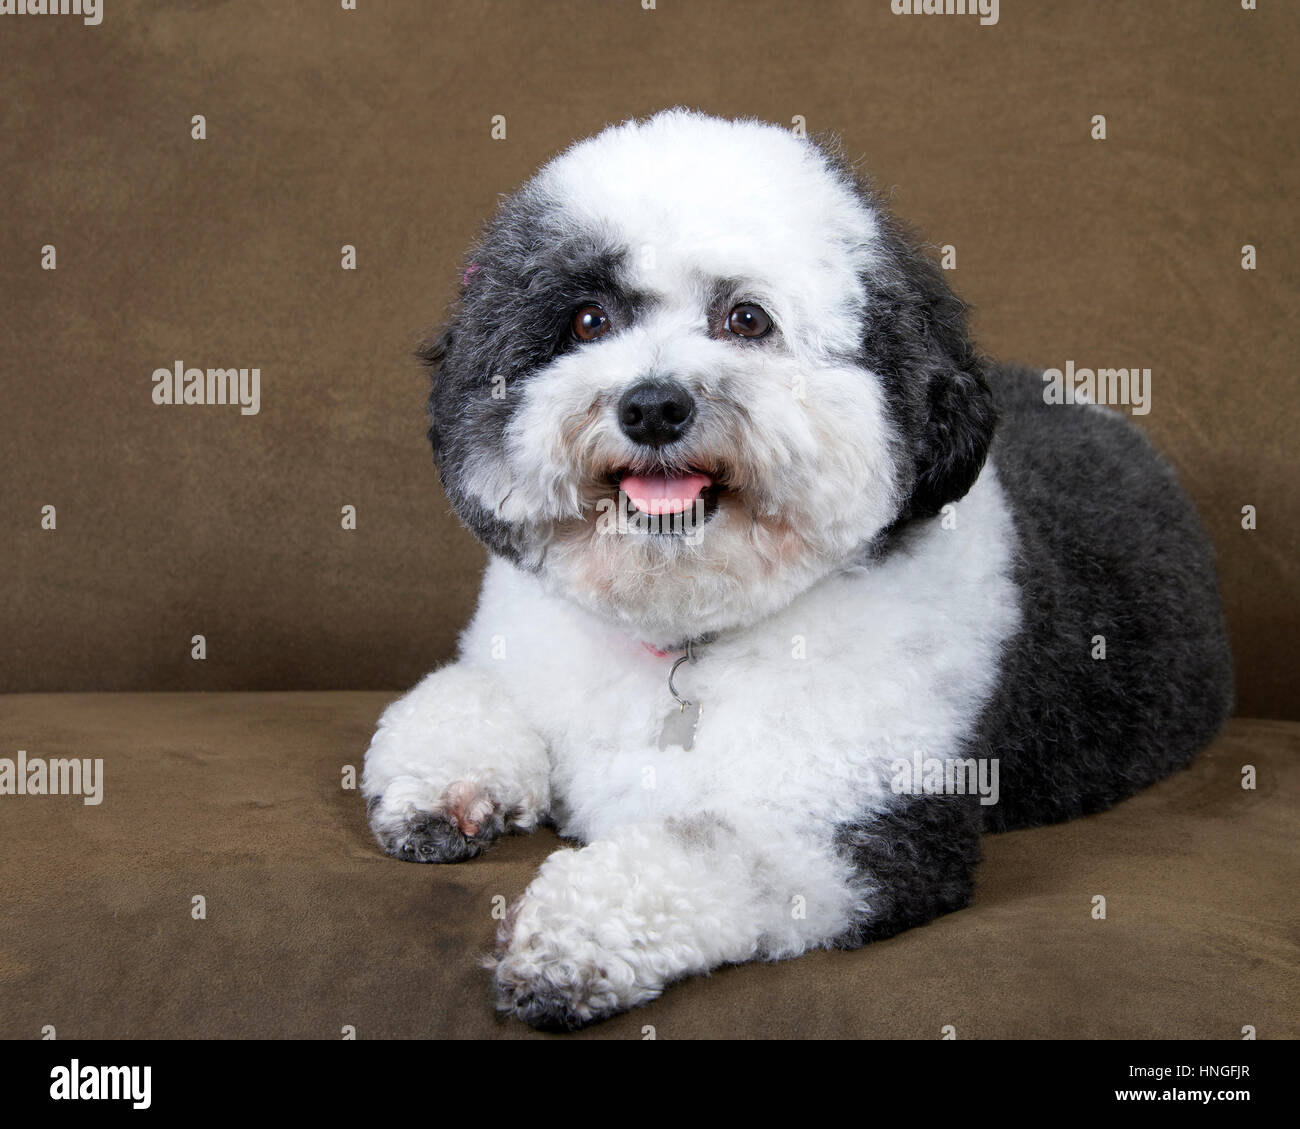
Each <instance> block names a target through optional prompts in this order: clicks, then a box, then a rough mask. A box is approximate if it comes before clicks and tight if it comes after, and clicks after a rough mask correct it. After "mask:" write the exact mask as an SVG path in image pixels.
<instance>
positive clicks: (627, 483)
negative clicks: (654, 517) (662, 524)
mask: <svg viewBox="0 0 1300 1129" xmlns="http://www.w3.org/2000/svg"><path fill="white" fill-rule="evenodd" d="M712 485H713V479H711V478H710V477H709V476H708V475H707V474H684V475H680V476H678V477H675V478H669V477H668V476H667V475H639V474H629V475H627V476H625V477H624V478H623V479H622V480H621V481H620V482H619V484H618V488H619V489H620V490H622V491H623V493H624V494H626V495H627V496H628V497H629V498H631V499H632V504H633V505H634V506H636V508H637V509H638V510H640V511H641V512H642V513H643V514H679V513H682V512H683V511H684V510H688V509H690V508H691V506H692V505H693V504H694V503H695V499H696V498H698V497H699V496H700V491H701V490H705V489H707V488H708V487H710V486H712Z"/></svg>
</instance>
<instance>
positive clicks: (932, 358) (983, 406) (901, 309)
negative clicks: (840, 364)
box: [864, 206, 997, 519]
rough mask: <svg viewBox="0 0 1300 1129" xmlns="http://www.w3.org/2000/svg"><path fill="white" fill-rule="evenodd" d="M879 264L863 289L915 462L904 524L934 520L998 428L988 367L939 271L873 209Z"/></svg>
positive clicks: (874, 345) (963, 487)
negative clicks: (877, 225) (986, 375)
mask: <svg viewBox="0 0 1300 1129" xmlns="http://www.w3.org/2000/svg"><path fill="white" fill-rule="evenodd" d="M875 210H876V212H877V215H878V216H879V218H880V221H881V226H880V235H881V243H882V247H881V249H882V251H883V252H884V254H883V255H882V256H881V258H880V261H879V262H878V263H877V265H876V266H874V267H873V268H872V270H871V271H870V273H869V274H868V276H867V277H866V278H865V279H864V282H865V284H866V290H867V309H866V327H865V335H864V336H865V341H864V350H865V361H866V363H867V365H868V366H869V367H870V368H871V369H872V371H874V372H875V373H876V374H877V375H878V376H879V377H880V378H881V379H882V380H883V381H884V382H885V387H886V393H887V395H888V397H889V400H890V407H891V410H893V412H894V415H895V417H896V419H897V421H898V423H899V425H900V431H901V432H902V434H903V436H904V439H905V442H906V443H907V444H908V446H909V449H910V454H911V456H912V464H913V465H912V470H913V474H914V478H913V480H912V483H911V488H910V493H909V497H908V500H907V503H906V504H905V506H904V508H903V511H902V513H901V514H900V515H899V516H900V519H906V518H913V517H930V516H933V515H934V514H937V513H938V512H939V511H940V510H941V509H942V508H943V507H944V506H945V505H947V504H948V503H949V502H955V501H957V500H958V499H959V498H962V497H964V496H965V494H966V492H967V491H968V490H969V489H970V488H971V487H972V486H973V485H974V484H975V480H976V479H977V478H978V477H979V474H980V470H981V469H982V468H983V466H984V460H985V457H986V456H987V455H988V449H989V443H990V442H991V441H992V439H993V430H994V427H995V426H996V423H997V413H996V411H995V410H994V406H993V395H992V393H991V392H990V391H989V387H988V384H987V383H986V382H985V379H984V361H983V359H982V358H981V357H980V356H979V354H978V353H977V352H976V351H975V347H974V346H973V345H972V344H971V340H970V337H969V336H968V335H967V331H966V306H965V303H963V302H962V301H961V299H959V298H958V297H957V296H956V295H955V294H954V293H953V292H952V290H950V289H949V287H948V284H947V282H946V281H945V280H944V278H943V272H942V271H941V270H940V269H939V267H938V265H937V264H936V263H934V262H932V261H931V260H930V259H929V258H927V257H926V256H925V255H924V254H923V253H922V252H921V251H920V249H919V248H918V247H917V246H916V244H915V243H914V242H913V241H912V240H911V239H910V238H909V237H908V236H907V235H906V234H905V233H904V232H903V231H902V230H901V229H900V228H899V227H898V226H897V225H896V224H895V223H894V222H893V221H892V220H891V219H890V218H889V217H888V216H887V215H885V214H884V213H883V211H881V210H880V209H879V207H878V206H877V207H876V209H875Z"/></svg>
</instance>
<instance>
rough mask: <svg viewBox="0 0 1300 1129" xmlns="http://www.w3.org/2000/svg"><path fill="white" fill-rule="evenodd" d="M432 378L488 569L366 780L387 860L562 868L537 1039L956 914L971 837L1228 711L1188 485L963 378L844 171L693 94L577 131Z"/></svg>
mask: <svg viewBox="0 0 1300 1129" xmlns="http://www.w3.org/2000/svg"><path fill="white" fill-rule="evenodd" d="M425 359H426V360H427V362H428V363H429V364H430V366H431V367H432V368H433V370H434V386H433V392H432V396H431V398H430V409H431V415H432V427H431V429H430V437H431V439H432V441H433V447H434V452H435V457H436V458H437V461H438V465H439V467H440V469H441V473H442V479H443V483H444V486H445V488H446V491H447V494H448V496H449V497H450V499H451V501H452V503H453V504H454V506H455V508H456V511H457V513H458V514H459V515H460V517H461V518H462V520H463V521H464V522H465V524H466V525H467V526H468V527H469V528H470V529H471V530H472V531H473V532H474V533H475V534H476V535H477V536H478V537H479V538H480V539H481V540H482V541H483V542H484V543H485V544H486V545H487V547H488V548H489V550H490V551H491V563H490V565H489V566H488V569H487V573H486V576H485V578H484V582H483V590H482V596H481V599H480V602H479V606H478V610H477V613H476V614H475V616H474V619H473V621H472V623H471V624H470V625H469V627H468V628H467V629H466V631H465V633H464V635H463V637H462V639H461V643H460V654H459V658H458V659H457V661H456V662H454V663H452V664H450V665H448V666H445V667H443V668H442V669H440V670H437V671H435V672H434V673H433V674H430V675H429V676H428V677H427V678H426V679H425V680H424V681H423V682H421V683H420V684H419V685H418V686H417V687H416V688H415V689H414V690H412V691H411V692H410V693H409V694H407V695H406V696H405V697H404V698H402V699H400V700H399V701H397V702H396V703H394V704H393V705H392V706H391V707H390V708H389V709H388V710H387V711H386V712H385V713H384V715H383V717H382V718H381V720H380V722H379V728H378V731H377V732H376V734H375V736H374V740H373V741H372V743H371V745H370V749H369V752H368V754H367V756H366V764H365V774H364V779H363V791H364V794H365V796H366V799H367V803H368V806H369V815H370V822H371V826H372V828H373V830H374V833H375V835H376V836H377V837H378V839H379V842H380V843H381V844H382V845H383V847H384V849H385V850H387V851H389V852H390V853H392V854H394V855H396V856H397V857H399V858H403V859H410V860H414V861H421V862H457V861H460V860H463V859H468V858H470V857H472V856H474V855H476V854H478V853H479V852H480V851H481V850H483V848H484V847H486V846H487V845H488V844H489V843H490V842H491V841H492V840H493V839H494V838H495V837H496V836H498V835H500V834H502V833H503V832H508V831H527V830H529V829H531V828H534V827H536V826H537V825H538V824H541V823H551V824H553V825H554V826H555V827H556V828H557V829H558V831H559V833H560V834H561V835H563V836H565V837H568V838H571V839H573V840H576V841H578V842H579V843H581V844H585V845H583V846H581V847H579V848H576V849H575V848H565V849H563V850H559V851H556V852H555V853H554V854H553V855H551V856H550V857H549V858H548V859H547V860H546V863H545V864H544V865H543V866H542V868H541V870H540V871H539V873H538V874H537V876H536V878H535V879H534V880H533V882H532V884H531V885H530V886H529V887H528V889H527V891H526V892H525V893H524V895H523V896H522V897H521V898H520V899H519V900H518V902H516V903H515V905H514V906H513V907H512V908H511V910H510V912H509V913H508V915H507V917H506V919H505V921H504V922H503V925H502V928H501V930H500V934H499V938H498V949H497V953H496V956H495V958H494V959H493V960H492V962H491V963H492V967H493V968H494V977H495V985H496V991H497V994H498V998H499V1001H500V1006H501V1007H502V1008H503V1009H505V1010H507V1011H511V1012H513V1013H515V1014H517V1015H519V1016H520V1017H522V1018H523V1019H526V1020H528V1021H530V1022H532V1023H535V1024H538V1025H543V1026H557V1027H574V1026H578V1025H581V1024H583V1023H585V1022H588V1021H591V1020H593V1019H597V1018H600V1017H603V1016H608V1015H610V1014H612V1013H615V1012H618V1011H620V1010H622V1009H625V1008H629V1007H632V1006H633V1005H636V1004H640V1003H642V1002H644V1001H647V1000H650V999H653V998H654V997H655V996H657V995H658V994H659V993H660V992H661V991H662V990H663V989H664V987H665V985H667V984H669V983H670V982H671V981H674V980H676V979H679V978H681V977H683V976H687V975H690V974H693V973H701V972H707V971H708V970H709V969H712V968H715V967H717V966H719V965H722V964H725V963H728V962H737V961H746V960H751V959H755V958H763V959H775V958H780V957H789V956H794V955H796V954H798V953H802V952H804V951H805V950H807V949H809V948H815V947H824V946H855V945H860V944H862V943H864V942H866V941H869V940H871V939H874V938H880V937H886V936H889V935H891V934H894V933H897V932H898V931H900V930H902V929H906V928H908V927H910V926H914V925H919V924H921V923H923V922H925V921H928V920H929V919H931V918H933V917H935V916H936V915H938V914H941V913H945V912H947V911H949V910H955V909H958V908H960V907H961V906H963V905H965V904H966V903H967V901H968V900H969V897H970V893H971V887H972V876H973V871H974V868H975V864H976V861H977V859H978V837H979V834H980V832H981V830H993V831H996V830H1003V829H1006V828H1014V827H1026V826H1032V825H1034V824H1040V823H1046V822H1052V821H1056V820H1062V819H1068V818H1070V817H1072V816H1077V815H1082V814H1085V813H1088V812H1096V811H1099V810H1102V809H1104V808H1106V807H1108V806H1110V805H1111V804H1113V803H1115V802H1116V801H1118V800H1120V799H1122V798H1123V797H1125V796H1128V795H1130V794H1131V793H1133V792H1134V791H1136V790H1137V789H1139V788H1142V787H1143V786H1145V785H1147V784H1149V783H1151V782H1152V781H1155V780H1157V779H1159V778H1160V777H1162V776H1164V775H1166V774H1167V773H1168V772H1170V771H1172V770H1173V769H1175V768H1177V767H1179V766H1182V765H1184V764H1186V763H1187V762H1188V760H1189V759H1190V758H1191V757H1192V756H1193V755H1194V754H1195V753H1196V751H1197V750H1198V749H1199V748H1200V747H1201V746H1202V745H1204V744H1205V743H1206V742H1207V741H1208V740H1209V739H1210V737H1212V736H1213V734H1214V733H1215V732H1216V731H1217V729H1218V728H1219V726H1220V724H1221V723H1222V721H1223V719H1224V717H1225V716H1226V714H1227V712H1228V709H1229V706H1230V702H1231V697H1232V685H1231V683H1232V675H1231V661H1230V656H1229V652H1228V649H1227V644H1226V642H1225V636H1224V629H1223V622H1222V616H1221V612H1220V609H1219V601H1218V592H1217V584H1216V580H1215V574H1214V567H1213V562H1212V554H1211V550H1210V547H1209V544H1208V541H1207V539H1206V537H1205V534H1204V533H1203V531H1202V529H1201V527H1200V524H1199V522H1198V520H1197V518H1196V515H1195V513H1194V512H1193V510H1192V507H1191V505H1190V503H1189V501H1188V500H1187V498H1186V497H1185V495H1184V494H1183V492H1182V490H1181V489H1180V487H1179V485H1178V483H1177V481H1176V479H1175V476H1174V474H1173V472H1172V470H1171V469H1170V468H1169V467H1168V466H1167V465H1166V464H1165V463H1164V462H1163V460H1161V458H1160V457H1159V456H1158V455H1157V454H1156V453H1155V452H1154V451H1153V450H1152V448H1151V447H1150V446H1149V445H1148V444H1147V442H1146V441H1145V439H1144V438H1143V436H1142V434H1141V433H1140V432H1139V431H1138V430H1137V428H1135V427H1134V426H1133V425H1132V424H1131V423H1129V422H1128V421H1126V420H1125V419H1123V418H1122V417H1120V416H1119V414H1118V413H1115V412H1109V411H1105V410H1102V409H1100V408H1097V407H1090V406H1073V405H1070V406H1064V405H1057V404H1051V403H1047V402H1045V397H1044V395H1043V388H1044V385H1043V381H1042V380H1041V378H1040V377H1041V374H1039V373H1037V372H1034V371H1031V370H1028V369H1016V368H1005V367H998V366H995V365H992V364H990V363H989V362H987V361H986V360H985V359H983V358H982V357H981V356H980V355H979V354H978V353H977V352H976V351H975V349H974V348H973V346H972V344H971V342H970V340H969V338H968V337H967V332H966V327H965V308H964V306H963V305H962V303H961V302H960V301H958V299H957V298H955V297H954V296H953V294H952V293H951V292H950V290H949V289H948V287H947V285H946V284H945V282H944V280H943V277H942V274H941V272H940V270H939V269H938V267H937V266H936V265H934V264H933V263H931V262H930V260H929V259H928V258H926V257H925V256H924V255H923V254H922V253H921V252H920V251H919V250H918V249H917V247H916V245H915V244H914V243H913V241H912V240H911V239H910V237H908V236H907V235H906V234H905V233H903V232H902V231H901V229H900V228H899V227H898V226H897V225H896V224H895V223H894V222H893V221H892V220H891V219H890V218H889V217H888V216H887V215H886V214H885V212H884V211H883V210H882V207H881V205H880V202H879V200H878V198H877V197H876V196H875V195H874V194H873V192H872V191H871V190H870V189H869V188H868V187H867V186H865V185H864V184H863V183H862V182H861V181H860V180H859V179H858V177H857V176H856V175H855V174H854V172H853V170H852V169H851V168H850V167H848V166H847V165H846V164H845V163H844V162H843V161H842V160H841V159H840V158H839V157H838V156H837V154H836V152H835V151H834V149H833V147H828V146H824V145H819V144H816V143H814V142H813V141H810V140H805V139H802V138H799V137H796V136H794V135H792V134H791V133H789V132H787V131H785V130H783V129H780V128H777V127H775V126H770V125H765V124H761V123H758V122H753V121H739V122H729V121H721V120H718V119H715V118H710V117H705V116H702V115H699V114H695V113H690V112H686V111H682V110H674V111H668V112H665V113H661V114H658V115H657V116H655V117H653V118H651V119H649V120H647V121H641V122H631V123H627V124H624V125H620V126H617V127H614V128H610V129H607V130H606V131H604V132H603V133H601V134H600V135H599V136H597V137H595V138H592V139H589V140H587V141H584V142H581V143H579V144H577V145H575V146H573V147H572V148H571V149H569V150H568V151H567V152H565V153H564V154H562V155H561V156H559V157H558V158H556V159H555V160H553V161H552V162H551V163H550V164H548V165H546V166H545V167H544V168H543V169H542V170H541V171H540V172H539V173H538V174H537V175H536V177H535V178H534V179H533V180H532V181H530V182H529V183H528V184H527V185H526V186H525V187H524V188H523V189H522V190H521V191H519V192H518V193H517V194H515V195H514V196H512V197H510V198H509V199H507V200H506V201H505V202H504V203H503V204H502V206H501V208H500V210H499V212H498V214H497V215H496V217H495V218H494V219H493V220H492V221H491V223H490V224H489V225H488V227H487V228H486V230H485V232H484V234H483V236H482V238H481V239H480V241H479V243H478V245H477V246H476V248H475V249H474V250H473V251H472V253H471V255H470V257H469V259H468V261H467V264H466V267H465V270H464V275H463V278H462V286H461V295H460V302H459V306H458V309H457V310H456V312H455V313H454V315H453V318H452V320H451V324H450V325H449V326H448V327H447V328H446V329H445V330H444V331H443V332H442V333H441V335H440V336H438V337H437V339H436V340H435V341H433V342H432V343H431V344H430V345H429V346H428V347H427V349H426V350H425ZM995 423H996V435H995ZM989 784H992V785H995V787H986V786H985V785H989ZM992 800H996V801H997V802H995V803H994V802H990V801H992Z"/></svg>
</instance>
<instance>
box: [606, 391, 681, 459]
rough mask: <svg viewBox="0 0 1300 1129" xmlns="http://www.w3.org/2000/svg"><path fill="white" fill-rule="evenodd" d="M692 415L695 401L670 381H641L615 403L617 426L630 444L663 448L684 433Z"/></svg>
mask: <svg viewBox="0 0 1300 1129" xmlns="http://www.w3.org/2000/svg"><path fill="white" fill-rule="evenodd" d="M694 414H695V401H694V400H692V399H691V394H690V393H689V392H687V391H686V389H685V388H683V387H682V386H681V385H680V384H677V383H676V382H675V381H671V380H643V381H641V383H640V384H634V385H633V386H632V387H631V388H629V389H628V390H627V391H626V392H624V393H623V398H622V399H621V400H620V401H619V402H618V424H619V426H620V427H621V428H622V429H623V434H624V435H626V436H627V437H628V438H629V439H631V440H632V442H633V443H644V444H645V445H646V446H647V447H662V446H664V444H666V443H672V442H675V441H676V440H678V439H680V438H681V437H682V436H683V435H685V434H686V429H687V428H688V427H689V426H690V424H691V417H692V416H693V415H694Z"/></svg>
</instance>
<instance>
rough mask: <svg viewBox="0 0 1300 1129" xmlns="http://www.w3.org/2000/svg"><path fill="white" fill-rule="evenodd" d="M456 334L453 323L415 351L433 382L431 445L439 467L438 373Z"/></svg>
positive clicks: (440, 443)
mask: <svg viewBox="0 0 1300 1129" xmlns="http://www.w3.org/2000/svg"><path fill="white" fill-rule="evenodd" d="M455 332H456V323H455V322H454V321H452V322H451V323H449V324H448V325H446V326H444V327H443V329H442V330H441V331H440V332H438V333H436V334H434V335H433V336H431V337H429V338H426V339H425V340H424V341H423V342H421V344H420V347H419V348H418V349H416V351H415V356H416V358H417V359H418V360H419V361H420V363H421V364H423V365H424V367H425V368H427V369H428V370H429V377H430V379H431V380H432V382H433V386H432V388H431V389H430V391H429V443H430V444H431V445H432V446H433V461H434V464H435V465H436V466H438V467H441V466H442V453H443V446H442V442H441V437H440V435H439V431H438V415H439V411H438V372H439V370H440V369H441V368H442V363H443V361H445V360H446V359H447V354H448V353H450V352H451V346H452V341H453V340H454V339H455Z"/></svg>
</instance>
